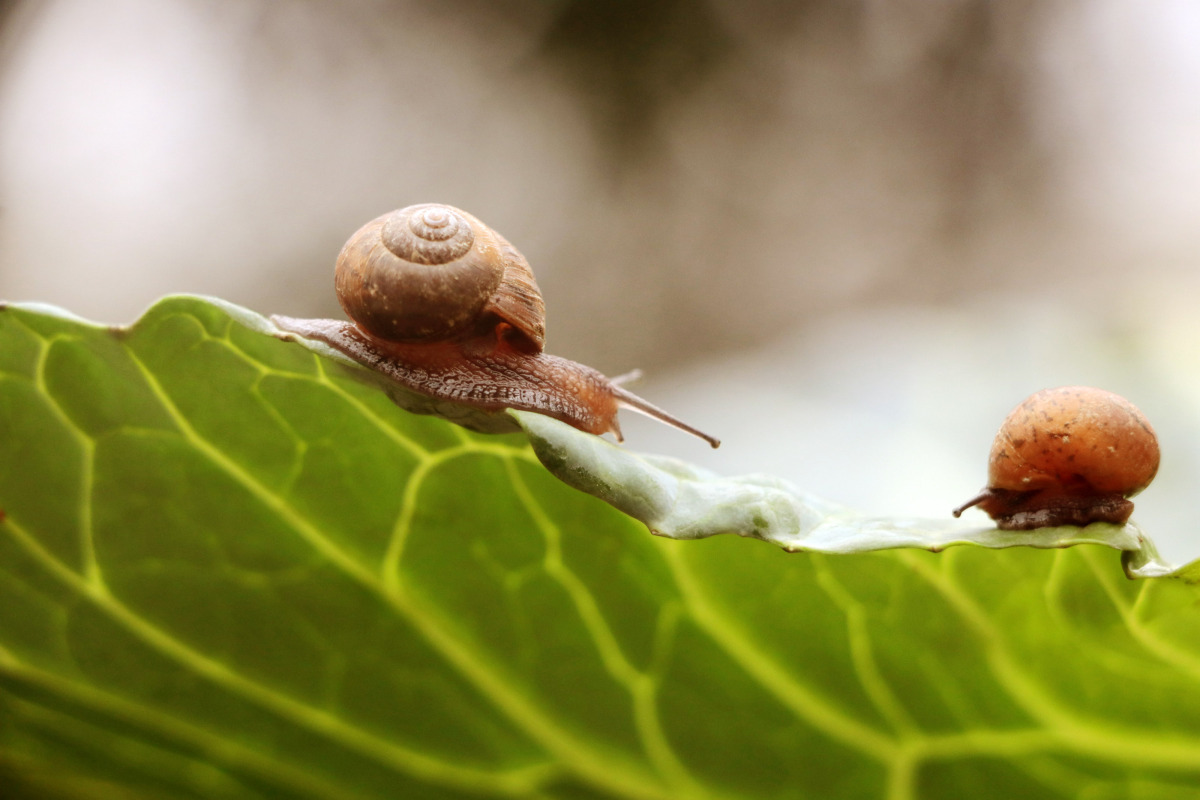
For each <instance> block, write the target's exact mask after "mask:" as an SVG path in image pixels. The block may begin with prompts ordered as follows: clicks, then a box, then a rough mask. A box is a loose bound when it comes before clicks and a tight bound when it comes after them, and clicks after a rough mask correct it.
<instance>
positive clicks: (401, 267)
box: [334, 203, 546, 352]
mask: <svg viewBox="0 0 1200 800" xmlns="http://www.w3.org/2000/svg"><path fill="white" fill-rule="evenodd" d="M334 282H335V286H336V289H337V295H338V298H339V300H340V301H341V303H342V308H343V309H345V311H346V314H347V315H348V316H349V317H350V318H351V319H353V320H354V321H355V322H356V323H357V324H358V325H359V327H361V328H362V329H363V330H364V331H366V332H367V333H369V334H371V335H372V336H375V337H377V338H379V339H381V340H384V341H389V342H406V343H421V342H432V341H447V340H463V339H468V338H475V337H478V336H480V335H481V334H482V335H487V334H489V333H492V332H495V333H497V334H499V335H502V336H504V337H505V338H507V339H508V340H510V341H512V342H513V343H515V344H516V345H517V347H518V349H522V350H526V351H531V352H535V351H540V350H541V349H542V347H543V345H544V343H545V339H546V322H545V317H546V310H545V305H544V304H543V302H542V295H541V292H540V291H539V290H538V287H537V283H536V282H535V281H534V278H533V272H532V270H531V269H530V268H529V264H528V263H527V262H526V261H525V258H524V257H523V256H522V255H521V254H520V253H519V252H518V251H517V250H516V248H514V247H513V246H512V245H511V244H509V243H508V242H507V241H506V240H505V239H504V237H502V236H500V235H499V234H498V233H496V232H495V231H493V230H492V229H491V228H489V227H487V226H486V225H484V224H483V223H482V222H480V221H479V220H477V219H476V218H475V217H473V216H471V215H470V214H468V213H467V212H465V211H461V210H459V209H457V208H454V207H453V206H447V205H441V204H437V203H425V204H422V205H415V206H409V207H407V208H402V209H400V210H398V211H393V212H391V213H389V214H384V215H383V216H381V217H378V218H376V219H374V220H372V221H370V222H368V223H367V224H366V225H364V226H363V227H362V228H360V229H359V230H358V231H357V232H356V233H355V234H354V235H353V236H352V237H350V240H349V241H347V242H346V245H345V246H344V247H343V248H342V251H341V253H340V254H339V255H338V260H337V267H336V270H335V273H334Z"/></svg>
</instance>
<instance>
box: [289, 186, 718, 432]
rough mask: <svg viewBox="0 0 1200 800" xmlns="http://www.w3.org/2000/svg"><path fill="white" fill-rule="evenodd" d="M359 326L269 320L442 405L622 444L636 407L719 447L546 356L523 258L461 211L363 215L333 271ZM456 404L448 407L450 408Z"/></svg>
mask: <svg viewBox="0 0 1200 800" xmlns="http://www.w3.org/2000/svg"><path fill="white" fill-rule="evenodd" d="M334 284H335V288H336V291H337V296H338V300H339V301H340V302H341V304H342V308H343V309H344V310H345V312H346V314H347V316H349V317H350V318H351V319H352V320H353V321H354V322H353V324H349V323H345V322H337V321H334V320H299V319H293V318H289V317H278V316H277V317H272V320H273V321H274V322H275V323H276V325H277V326H279V327H280V328H283V329H284V330H286V331H290V332H292V333H298V334H300V335H302V336H305V337H307V338H310V339H317V340H319V341H322V342H324V343H326V344H328V345H330V346H331V347H333V348H335V349H336V350H338V351H339V352H341V353H343V354H344V355H346V356H348V357H349V358H351V359H352V360H354V361H357V362H358V363H360V364H363V365H365V366H367V367H370V368H371V369H373V370H375V371H377V372H380V373H382V374H384V375H386V376H388V377H389V378H391V379H392V380H394V381H396V382H398V383H400V384H403V385H404V386H406V387H407V388H408V389H410V390H412V391H413V392H416V393H417V394H418V395H421V396H423V397H425V398H429V399H431V400H432V401H434V402H435V403H437V404H438V405H435V406H431V407H430V408H435V409H436V411H437V413H442V414H443V415H445V416H454V414H455V413H458V410H460V409H464V408H466V409H468V410H469V409H478V410H482V411H484V412H495V411H500V410H502V409H505V408H516V409H522V410H526V411H536V412H539V413H542V414H546V415H547V416H551V417H554V418H556V419H559V420H562V421H563V422H566V423H568V424H570V425H573V426H574V427H576V428H578V429H580V430H582V431H586V432H588V433H594V434H597V435H599V434H603V433H612V434H613V435H614V436H615V437H616V438H617V441H622V440H623V439H622V436H621V428H620V425H619V424H618V422H617V410H618V409H619V408H629V409H633V410H635V411H639V412H641V413H643V414H646V415H647V416H650V417H653V418H655V419H658V420H661V421H662V422H665V423H667V424H668V425H673V426H674V427H676V428H679V429H680V430H683V431H686V432H688V433H690V434H692V435H694V436H698V437H700V438H701V439H703V440H704V441H706V442H708V443H709V444H711V445H712V446H713V447H717V446H718V445H720V442H719V441H718V440H717V439H715V438H713V437H712V436H709V435H708V434H705V433H701V432H700V431H698V430H696V429H695V428H693V427H691V426H690V425H687V424H685V423H683V422H681V421H679V420H678V419H675V418H674V417H672V416H671V415H669V414H667V413H666V412H665V411H663V410H662V409H659V408H657V407H656V406H654V405H651V404H650V403H648V402H646V401H645V400H643V399H641V398H640V397H638V396H637V395H635V394H633V393H631V392H629V391H627V390H626V389H624V388H622V387H621V385H620V384H621V383H622V382H624V381H627V380H631V379H633V378H634V377H636V376H637V374H638V373H630V374H629V375H626V376H622V377H619V378H613V379H609V378H606V377H605V376H604V375H602V374H600V373H599V372H597V371H596V370H594V369H592V368H591V367H587V366H584V365H583V364H577V363H575V362H573V361H568V360H567V359H564V358H559V357H557V356H552V355H549V354H547V353H544V352H542V347H543V344H544V342H545V338H546V327H545V306H544V304H543V303H542V295H541V292H540V291H539V290H538V286H537V283H536V281H535V280H534V278H533V272H532V270H531V269H530V268H529V264H528V262H526V260H525V257H524V256H522V255H521V254H520V253H519V252H518V251H517V249H516V248H515V247H513V246H512V245H511V244H509V243H508V241H506V240H505V239H504V237H502V236H501V235H500V234H498V233H496V232H495V231H493V230H492V229H491V228H489V227H487V226H486V225H484V224H483V223H482V222H480V221H479V220H477V219H476V218H475V217H473V216H471V215H470V214H468V213H466V212H465V211H460V210H459V209H457V208H454V207H452V206H447V205H439V204H435V203H427V204H422V205H415V206H409V207H407V208H402V209H400V210H398V211H393V212H391V213H390V214H384V215H383V216H381V217H378V218H377V219H374V220H372V221H371V222H368V223H367V224H366V225H364V226H363V227H362V228H360V229H359V230H358V232H357V233H355V234H354V235H353V236H351V237H350V240H349V241H347V242H346V244H345V246H344V247H343V248H342V251H341V253H340V254H339V255H338V259H337V267H336V270H335V274H334ZM447 409H449V410H447Z"/></svg>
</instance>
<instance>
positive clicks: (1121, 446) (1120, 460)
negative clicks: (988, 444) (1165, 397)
mask: <svg viewBox="0 0 1200 800" xmlns="http://www.w3.org/2000/svg"><path fill="white" fill-rule="evenodd" d="M1158 463H1159V448H1158V438H1157V437H1156V436H1155V434H1154V429H1153V428H1152V427H1150V423H1149V421H1147V419H1146V417H1145V415H1143V414H1142V412H1141V411H1139V410H1138V408H1137V407H1136V406H1134V405H1133V403H1131V402H1129V401H1128V400H1126V399H1125V398H1124V397H1121V396H1120V395H1116V394H1113V393H1112V392H1107V391H1105V390H1103V389H1096V388H1092V387H1090V386H1063V387H1059V388H1057V389H1045V390H1043V391H1040V392H1037V393H1036V394H1033V395H1031V396H1030V397H1029V398H1027V399H1026V400H1025V401H1024V402H1022V403H1021V404H1020V405H1019V406H1017V407H1016V408H1015V409H1013V411H1012V412H1011V413H1010V414H1009V415H1008V417H1007V418H1006V419H1005V420H1004V424H1002V425H1001V426H1000V431H999V432H998V433H997V434H996V439H995V442H993V444H992V450H991V453H990V455H989V457H988V484H987V487H986V488H985V489H984V490H983V491H982V492H981V493H980V494H979V495H978V496H977V497H975V498H973V499H972V500H970V501H969V502H967V503H966V504H964V505H963V506H961V507H959V508H957V509H955V511H954V516H956V517H957V516H958V515H960V514H961V513H962V512H963V511H964V510H966V509H967V508H970V507H971V506H973V505H978V506H979V507H980V508H981V509H982V510H984V511H986V512H987V513H988V515H990V516H991V517H992V518H993V519H994V520H996V523H997V527H999V528H1002V529H1006V530H1029V529H1032V528H1041V527H1048V526H1055V525H1087V524H1089V523H1091V522H1111V523H1114V524H1118V525H1122V524H1124V523H1125V522H1126V521H1128V519H1129V516H1130V514H1131V513H1132V512H1133V503H1132V502H1130V501H1129V499H1128V498H1130V497H1133V496H1134V495H1136V494H1137V493H1138V492H1140V491H1142V490H1143V489H1145V488H1146V487H1147V486H1149V485H1150V482H1151V481H1152V480H1153V479H1154V476H1155V474H1156V473H1157V472H1158Z"/></svg>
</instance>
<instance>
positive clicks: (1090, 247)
mask: <svg viewBox="0 0 1200 800" xmlns="http://www.w3.org/2000/svg"><path fill="white" fill-rule="evenodd" d="M0 13H2V14H3V16H2V17H0V21H2V28H0V35H2V37H3V38H2V41H0V44H2V48H3V49H2V58H3V61H2V62H0V67H2V70H3V71H2V76H0V79H2V81H3V83H2V94H0V297H4V298H7V299H13V300H33V299H36V300H41V301H47V302H52V303H56V304H59V305H62V306H65V307H67V308H69V309H70V310H72V311H74V312H76V313H78V314H81V315H83V316H86V317H90V318H93V319H97V320H101V321H104V322H125V321H130V320H132V319H133V318H135V317H136V316H137V315H138V314H139V313H140V312H141V310H142V309H143V308H144V307H145V306H147V305H148V304H150V303H151V302H152V301H153V300H154V299H155V298H156V297H158V296H160V295H163V294H167V293H173V292H202V293H208V294H214V295H219V296H222V297H225V298H227V299H230V300H233V301H235V302H238V303H241V304H244V305H247V306H249V307H251V308H254V309H256V310H258V311H261V312H264V313H272V312H280V313H287V314H290V315H294V316H305V315H308V316H339V315H340V310H339V309H338V307H337V303H336V301H335V300H334V297H333V292H332V265H333V259H334V256H335V255H336V253H337V250H338V249H339V247H340V246H341V243H342V241H343V240H344V239H345V238H346V237H347V236H348V235H349V234H350V233H351V232H352V231H353V230H355V229H356V228H357V227H358V226H359V225H360V224H361V223H363V222H365V221H366V220H368V219H370V218H372V217H374V216H376V215H378V214H380V213H382V212H384V211H387V210H389V209H392V208H396V207H400V206H403V205H408V204H410V203H413V202H423V201H441V202H448V203H453V204H455V205H458V206H461V207H463V208H466V209H467V210H469V211H471V212H472V213H474V214H476V215H477V216H479V217H480V218H482V219H483V220H484V221H486V222H487V223H489V224H490V225H492V226H493V227H495V228H496V229H497V230H499V231H501V232H502V233H503V234H504V235H505V236H506V237H507V238H509V239H510V240H511V241H512V242H513V243H514V244H516V245H517V247H519V248H520V249H521V250H522V251H523V252H524V253H525V255H526V256H527V257H528V258H529V260H530V262H531V263H532V264H533V266H534V268H535V270H536V271H537V275H538V279H539V281H540V283H541V285H542V289H543V291H544V294H545V296H546V301H547V306H548V327H549V347H548V349H549V350H550V351H552V352H554V353H556V354H559V355H564V356H567V357H571V358H575V359H577V360H579V361H583V362H585V363H589V364H591V365H593V366H595V367H597V368H599V369H601V370H602V371H605V372H607V373H609V374H617V373H621V372H624V371H627V370H628V369H630V368H632V367H634V366H640V367H642V368H644V369H646V370H647V372H648V373H649V375H648V378H647V379H646V380H644V381H643V382H642V383H641V384H640V385H639V386H637V387H635V388H636V389H637V391H639V393H642V394H644V395H645V396H646V397H647V398H648V399H650V400H652V401H654V402H658V403H660V404H661V405H663V406H665V407H667V408H668V409H669V410H671V411H673V412H675V413H678V414H679V415H680V416H682V417H684V418H686V419H687V420H689V421H690V422H693V423H694V424H696V425H698V426H700V427H702V428H705V429H707V430H711V432H713V433H715V434H717V435H719V436H721V437H722V438H723V439H724V440H725V444H724V446H723V447H722V448H721V450H719V451H717V452H715V453H714V452H710V451H708V450H707V448H705V446H704V445H703V444H702V443H700V442H697V441H692V440H689V439H687V438H685V437H683V436H682V435H681V434H678V433H677V432H673V431H670V430H667V429H665V428H661V427H657V426H654V425H652V424H651V423H649V422H640V421H637V420H634V419H629V420H627V421H626V423H625V425H626V433H627V434H628V437H629V441H630V444H631V446H633V447H634V448H637V449H641V450H652V451H657V452H666V453H670V454H673V455H679V456H681V457H684V458H687V459H688V460H691V461H694V462H696V463H699V464H701V465H704V466H707V467H709V468H712V469H715V470H717V471H720V472H724V473H728V474H733V473H740V472H752V471H765V472H771V473H774V474H777V475H781V476H783V477H785V478H788V479H790V480H792V481H794V482H795V483H797V484H799V485H800V486H802V487H803V488H804V489H806V490H809V491H812V492H815V493H818V494H822V495H825V496H827V497H829V498H830V499H832V500H837V501H840V502H843V503H848V504H851V505H855V506H858V507H860V508H863V509H864V510H868V511H872V512H875V513H903V514H920V515H931V516H942V515H945V514H946V513H948V510H949V509H950V508H951V507H953V506H954V505H957V504H958V503H959V502H961V501H963V500H965V499H966V498H968V497H970V496H972V495H973V494H974V493H975V491H977V490H978V489H979V488H980V487H981V486H982V485H983V482H984V478H985V475H984V472H985V464H986V455H987V450H988V447H989V446H990V443H991V438H992V435H993V434H994V432H995V429H996V427H997V426H998V425H999V423H1000V420H1001V419H1002V418H1003V417H1004V415H1005V414H1006V413H1007V412H1008V410H1009V409H1010V408H1011V407H1012V406H1014V405H1016V403H1017V402H1019V401H1020V400H1021V399H1022V398H1023V397H1025V396H1026V395H1028V394H1030V393H1031V392H1033V391H1035V390H1037V389H1040V388H1043V387H1046V386H1054V385H1062V384H1071V383H1084V384H1094V385H1099V386H1103V387H1105V388H1108V389H1111V390H1113V391H1116V392H1119V393H1121V394H1124V395H1125V396H1127V397H1129V398H1130V399H1132V400H1133V401H1134V402H1135V403H1137V404H1138V405H1139V406H1140V407H1141V408H1142V409H1143V411H1145V412H1146V414H1147V416H1148V417H1149V418H1150V419H1151V421H1152V422H1153V423H1154V424H1155V426H1156V428H1157V429H1158V432H1159V435H1160V438H1161V440H1162V445H1163V454H1164V455H1163V465H1162V469H1161V471H1160V476H1159V478H1158V480H1157V481H1156V483H1155V484H1154V486H1153V487H1151V488H1150V489H1149V490H1148V491H1147V492H1146V493H1145V494H1144V495H1142V498H1141V499H1140V500H1139V501H1138V503H1137V506H1138V507H1137V512H1136V514H1135V519H1137V520H1138V521H1139V522H1140V523H1141V524H1142V525H1143V527H1145V528H1146V529H1147V530H1148V531H1149V532H1150V534H1151V536H1152V537H1153V538H1154V539H1155V541H1156V542H1158V544H1159V546H1160V549H1162V550H1163V551H1164V554H1165V555H1166V556H1167V557H1168V558H1172V559H1175V560H1183V559H1186V558H1194V557H1197V556H1200V532H1198V531H1197V530H1196V525H1195V523H1194V519H1195V517H1196V514H1195V511H1194V508H1193V503H1194V496H1195V492H1194V488H1195V487H1196V486H1197V484H1198V481H1200V316H1198V314H1197V310H1196V309H1197V300H1198V299H1200V292H1198V290H1200V270H1198V269H1197V267H1198V266H1200V145H1198V143H1200V47H1198V46H1197V43H1198V42H1200V5H1197V4H1195V3H1191V2H1186V1H1185V0H1176V2H1155V3H1134V2H1130V1H1128V0H1126V1H1124V2H1121V1H1119V0H1068V1H1067V2H1060V3H1053V4H1049V3H1047V4H1036V3H992V2H988V1H987V0H947V2H942V3H928V2H925V0H892V2H886V3H884V2H879V1H878V0H860V2H842V1H841V0H809V1H808V2H788V1H786V0H750V1H749V2H746V1H745V0H707V1H701V0H693V2H685V1H684V0H645V2H637V3H634V2H632V0H611V1H602V0H558V1H557V2H547V1H546V0H503V2H485V1H484V0H440V2H436V3H434V2H429V3H418V2H383V0H361V1H360V2H332V1H330V2H319V1H318V0H308V2H302V1H301V0H295V1H294V2H288V1H287V0H282V1H273V2H267V1H266V0H225V1H224V2H221V1H220V0H218V1H216V2H213V0H206V1H205V2H200V1H199V0H109V2H106V3H103V4H98V3H91V2H86V1H85V0H25V1H24V2H13V1H12V0H10V1H9V2H8V3H0ZM971 513H978V512H971ZM981 519H982V518H981Z"/></svg>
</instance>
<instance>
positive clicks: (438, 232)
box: [379, 203, 475, 265]
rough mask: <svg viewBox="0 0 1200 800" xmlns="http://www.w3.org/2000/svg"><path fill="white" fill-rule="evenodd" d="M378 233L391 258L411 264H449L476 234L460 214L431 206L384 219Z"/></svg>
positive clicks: (411, 208)
mask: <svg viewBox="0 0 1200 800" xmlns="http://www.w3.org/2000/svg"><path fill="white" fill-rule="evenodd" d="M379 233H380V238H381V239H382V240H383V244H384V246H385V247H387V249H388V250H390V251H391V252H392V254H393V255H395V256H397V257H398V258H402V259H404V260H405V261H411V262H413V263H414V264H427V265H435V264H448V263H450V262H451V261H455V260H457V259H459V258H462V257H463V256H464V255H466V253H467V251H468V250H470V249H471V245H473V244H475V231H474V230H472V229H471V223H470V222H469V221H468V220H467V219H466V218H465V217H464V216H463V215H462V213H460V212H458V210H457V209H455V208H451V207H450V206H442V205H436V204H433V203H429V204H426V205H421V206H409V207H408V208H404V209H401V210H400V211H398V212H395V213H393V214H389V215H387V218H386V220H385V221H384V223H383V227H382V228H381V229H380V231H379Z"/></svg>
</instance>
